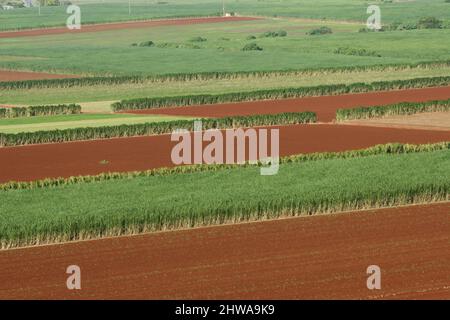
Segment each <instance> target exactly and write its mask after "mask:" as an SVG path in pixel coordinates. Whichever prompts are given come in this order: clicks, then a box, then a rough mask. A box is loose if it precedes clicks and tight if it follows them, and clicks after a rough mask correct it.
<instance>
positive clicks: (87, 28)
mask: <svg viewBox="0 0 450 320" xmlns="http://www.w3.org/2000/svg"><path fill="white" fill-rule="evenodd" d="M259 19H260V18H250V17H209V18H189V19H166V20H148V21H131V22H117V23H105V24H92V25H82V26H81V29H80V30H69V29H68V28H66V27H60V28H48V29H32V30H20V31H5V32H0V39H1V38H17V37H36V36H46V35H54V34H64V33H84V32H99V31H111V30H123V29H136V28H149V27H161V26H179V25H190V24H200V23H218V22H231V21H248V20H259Z"/></svg>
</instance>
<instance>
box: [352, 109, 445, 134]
mask: <svg viewBox="0 0 450 320" xmlns="http://www.w3.org/2000/svg"><path fill="white" fill-rule="evenodd" d="M345 124H347V125H349V124H351V125H358V126H378V127H389V128H406V129H425V130H438V131H445V130H450V112H430V113H418V114H414V115H410V116H390V117H383V118H375V119H367V120H350V121H346V122H345Z"/></svg>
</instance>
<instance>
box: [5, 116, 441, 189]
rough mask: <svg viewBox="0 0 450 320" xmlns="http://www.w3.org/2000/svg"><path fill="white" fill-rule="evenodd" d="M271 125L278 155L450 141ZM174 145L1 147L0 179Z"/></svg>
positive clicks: (138, 161)
mask: <svg viewBox="0 0 450 320" xmlns="http://www.w3.org/2000/svg"><path fill="white" fill-rule="evenodd" d="M272 128H279V129H280V154H281V156H286V155H292V154H299V153H312V152H326V151H345V150H356V149H363V148H367V147H371V146H373V145H376V144H385V143H390V142H400V143H412V144H424V143H435V142H441V141H450V132H449V131H442V132H441V131H433V130H414V129H394V128H377V127H363V126H346V125H335V124H317V125H294V126H281V127H272ZM175 144H176V142H172V141H171V140H170V135H158V136H148V137H134V138H118V139H108V140H94V141H79V142H69V143H61V144H43V145H33V146H20V147H10V148H0V167H1V168H2V170H1V171H0V182H8V181H31V180H38V179H44V178H56V177H69V176H76V175H92V174H99V173H101V172H125V171H135V170H147V169H154V168H160V167H170V166H173V165H172V161H171V151H172V148H173V147H174V146H175ZM106 162H107V163H106Z"/></svg>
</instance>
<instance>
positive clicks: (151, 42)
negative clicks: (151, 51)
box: [139, 41, 155, 47]
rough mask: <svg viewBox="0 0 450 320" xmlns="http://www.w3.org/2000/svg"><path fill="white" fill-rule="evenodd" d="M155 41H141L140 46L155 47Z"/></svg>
mask: <svg viewBox="0 0 450 320" xmlns="http://www.w3.org/2000/svg"><path fill="white" fill-rule="evenodd" d="M154 46H155V43H154V42H153V41H145V42H141V43H139V47H154Z"/></svg>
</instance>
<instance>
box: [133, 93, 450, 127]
mask: <svg viewBox="0 0 450 320" xmlns="http://www.w3.org/2000/svg"><path fill="white" fill-rule="evenodd" d="M445 99H450V87H438V88H424V89H409V90H394V91H382V92H370V93H360V94H344V95H338V96H323V97H305V98H297V99H280V100H267V101H252V102H239V103H224V104H216V105H202V106H190V107H175V108H161V109H151V110H137V111H131V113H137V114H163V115H183V116H195V117H227V116H235V115H242V116H247V115H254V114H275V113H281V112H301V111H313V112H316V113H317V116H318V120H319V121H321V122H330V121H333V120H334V119H335V118H336V110H337V109H350V108H355V107H361V106H375V105H387V104H393V103H399V102H423V101H429V100H445Z"/></svg>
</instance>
